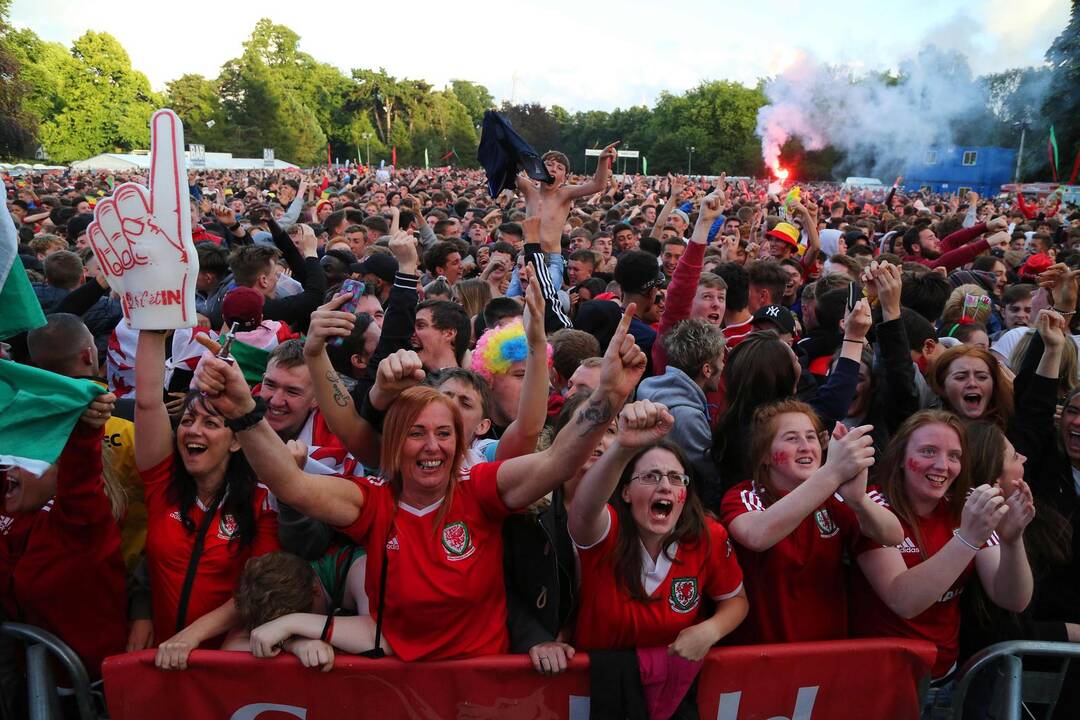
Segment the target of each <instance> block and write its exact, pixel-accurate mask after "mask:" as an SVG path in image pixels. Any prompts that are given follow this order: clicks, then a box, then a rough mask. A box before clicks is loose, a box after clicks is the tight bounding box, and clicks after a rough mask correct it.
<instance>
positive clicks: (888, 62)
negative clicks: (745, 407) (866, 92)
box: [11, 0, 1069, 111]
mask: <svg viewBox="0 0 1080 720" xmlns="http://www.w3.org/2000/svg"><path fill="white" fill-rule="evenodd" d="M735 5H737V7H728V6H735ZM89 8H92V11H88V10H89ZM373 8H379V9H378V10H374V9H373ZM1068 14H1069V3H1068V2H1067V0H979V2H975V3H970V7H968V8H965V9H963V10H957V9H956V6H955V4H954V3H948V2H940V0H931V1H928V0H914V1H912V0H909V1H908V2H872V1H871V2H862V3H850V2H839V1H837V0H816V1H812V2H811V1H807V0H786V1H785V2H777V1H775V0H757V1H756V2H752V3H734V2H732V1H731V0H728V2H715V1H714V2H707V1H706V0H683V1H679V0H675V1H674V2H672V1H670V0H669V1H667V2H643V1H641V0H622V2H619V3H617V4H616V3H611V2H606V3H590V2H583V1H582V0H548V1H547V2H534V1H533V0H518V2H512V3H507V2H499V3H491V2H468V1H465V2H459V3H454V2H448V1H447V0H439V1H437V2H436V1H434V0H413V2H407V3H394V2H389V3H383V2H379V3H360V2H353V3H338V2H322V3H314V2H307V3H297V2H291V1H290V2H279V1H278V0H263V1H262V2H259V3H248V2H227V1H226V0H216V1H215V2H207V1H206V0H186V2H183V3H181V2H172V3H166V2H159V0H151V1H150V2H147V1H146V0H142V1H141V2H140V1H137V0H99V2H97V3H94V4H93V5H89V4H87V3H82V2H79V3H76V2H72V1H70V0H15V2H14V6H13V7H12V10H11V20H12V22H13V23H14V24H15V25H16V26H19V27H30V28H32V29H33V30H34V31H35V32H36V33H37V34H38V35H39V36H41V37H42V38H44V39H46V40H56V41H59V42H62V43H64V44H65V45H69V44H70V43H71V41H72V40H74V39H75V38H77V37H78V36H79V35H81V34H82V33H83V32H85V31H86V30H88V29H93V30H99V31H106V32H109V33H111V34H112V35H114V36H115V37H116V38H117V39H118V40H119V41H120V42H121V44H123V46H124V47H125V48H126V49H127V51H128V53H129V54H130V55H131V61H132V64H133V65H134V66H135V68H137V69H138V70H141V71H142V72H144V73H145V74H146V75H147V77H149V78H150V83H151V84H152V85H153V87H154V88H155V89H157V90H160V89H163V88H164V86H165V83H166V82H167V81H169V80H172V79H175V78H177V77H179V76H180V75H182V74H184V73H188V72H191V73H200V74H202V75H205V76H207V77H215V76H216V75H217V73H218V69H219V68H220V66H221V64H222V63H223V62H225V61H226V60H228V59H229V58H233V57H236V56H238V55H239V54H240V53H241V43H242V42H243V41H244V40H245V39H246V38H247V37H248V36H249V35H250V34H251V30H252V29H253V27H254V26H255V23H256V21H258V19H259V18H261V17H268V18H270V19H271V20H273V21H274V22H276V23H280V24H283V25H287V26H288V27H290V28H292V29H293V30H294V31H295V32H297V33H298V34H299V35H300V38H301V39H300V47H301V49H302V50H304V51H305V52H308V53H310V54H311V55H313V56H314V57H315V58H316V59H317V60H321V61H323V62H329V63H332V64H334V65H336V66H338V67H340V68H341V69H342V70H343V71H345V72H348V70H349V69H350V68H353V67H365V68H377V67H380V66H381V67H385V68H386V70H387V71H388V72H389V73H390V74H391V75H395V76H397V77H399V78H400V77H410V78H421V79H424V80H426V81H428V82H430V83H432V84H433V85H435V86H436V87H442V86H443V85H445V84H446V83H447V81H449V80H450V79H452V78H463V79H467V80H472V81H474V82H478V83H480V84H482V85H485V86H487V87H488V89H489V90H491V92H492V94H493V95H495V97H496V99H497V100H513V101H515V102H540V103H542V104H544V105H553V104H554V105H562V106H563V107H565V108H567V109H568V110H571V111H573V110H591V109H595V110H611V109H613V108H615V107H628V106H630V105H637V104H645V105H651V104H652V103H653V102H654V101H655V100H656V98H657V96H658V95H659V93H660V92H661V91H662V90H668V91H670V92H675V93H678V92H681V91H683V90H686V89H687V88H690V87H693V86H694V85H696V84H697V83H699V82H700V81H702V80H736V81H739V82H743V83H746V84H748V85H753V84H754V82H755V81H756V79H757V78H759V77H762V76H765V75H770V74H775V73H777V72H779V71H781V70H783V69H784V68H785V67H786V66H787V64H789V63H791V62H792V61H793V59H794V58H795V57H796V55H797V53H796V50H797V49H803V50H806V51H807V52H808V53H810V54H811V55H813V56H816V57H817V58H819V59H821V60H822V61H824V62H828V63H844V64H849V65H853V66H855V67H861V68H866V69H885V68H893V67H895V66H896V65H897V64H898V63H899V62H900V61H901V60H903V59H904V58H905V57H907V56H910V55H913V54H914V53H915V52H917V51H918V49H919V48H920V47H922V46H924V45H927V44H936V45H938V46H941V47H945V48H951V49H956V50H960V51H962V52H964V53H965V54H966V55H967V56H968V58H969V60H970V62H971V65H972V68H973V69H974V70H975V72H976V73H985V72H991V71H996V70H1003V69H1005V68H1010V67H1016V66H1021V65H1033V64H1038V63H1041V62H1042V59H1043V55H1044V53H1045V52H1046V49H1047V47H1049V45H1050V43H1051V42H1052V41H1053V39H1054V38H1055V37H1056V36H1057V35H1058V34H1059V33H1060V32H1061V31H1062V29H1063V28H1064V27H1065V24H1066V23H1067V21H1068Z"/></svg>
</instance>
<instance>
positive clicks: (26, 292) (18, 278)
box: [0, 180, 45, 340]
mask: <svg viewBox="0 0 1080 720" xmlns="http://www.w3.org/2000/svg"><path fill="white" fill-rule="evenodd" d="M0 198H3V200H0V340H5V339H7V338H9V337H11V336H12V335H18V334H19V333H21V332H23V331H25V330H33V329H34V328H36V327H41V326H42V325H44V324H45V314H44V313H43V312H41V303H39V302H38V299H37V296H36V295H34V289H33V288H32V287H30V280H29V279H28V278H27V277H26V270H25V269H24V268H23V264H22V260H20V259H19V236H18V233H16V231H15V221H14V220H12V219H11V214H10V213H9V212H8V209H7V202H6V198H7V188H5V187H4V181H3V180H0Z"/></svg>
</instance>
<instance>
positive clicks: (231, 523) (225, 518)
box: [218, 513, 240, 540]
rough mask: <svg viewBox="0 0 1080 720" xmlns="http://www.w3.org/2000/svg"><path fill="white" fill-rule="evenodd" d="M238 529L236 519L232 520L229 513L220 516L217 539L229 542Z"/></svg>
mask: <svg viewBox="0 0 1080 720" xmlns="http://www.w3.org/2000/svg"><path fill="white" fill-rule="evenodd" d="M239 527H240V525H239V524H238V523H237V522H236V518H234V517H233V516H232V514H231V513H227V514H225V515H222V516H221V520H220V521H219V522H218V537H219V538H221V539H222V540H231V539H232V536H233V535H235V534H236V530H237V528H239Z"/></svg>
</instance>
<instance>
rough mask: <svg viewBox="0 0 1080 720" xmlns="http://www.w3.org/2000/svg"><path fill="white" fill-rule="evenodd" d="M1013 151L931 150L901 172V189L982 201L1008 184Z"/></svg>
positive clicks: (1012, 165) (1013, 167) (1007, 149)
mask: <svg viewBox="0 0 1080 720" xmlns="http://www.w3.org/2000/svg"><path fill="white" fill-rule="evenodd" d="M1015 167H1016V150H1014V149H1012V148H1003V147H986V146H984V147H964V146H957V147H948V148H940V147H932V148H928V149H926V150H925V151H923V152H922V153H921V155H920V156H919V157H917V158H916V159H914V160H912V161H909V162H908V164H907V166H906V167H905V168H904V189H905V190H909V191H913V190H922V189H927V190H930V192H935V193H955V192H961V193H966V192H967V191H969V190H974V191H975V192H977V193H979V195H981V196H982V197H991V196H994V195H997V194H998V193H1000V192H1001V186H1002V185H1004V184H1006V183H1009V182H1012V176H1013V170H1014V169H1015Z"/></svg>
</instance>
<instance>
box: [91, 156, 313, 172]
mask: <svg viewBox="0 0 1080 720" xmlns="http://www.w3.org/2000/svg"><path fill="white" fill-rule="evenodd" d="M187 155H188V153H186V152H185V153H184V156H185V157H187ZM71 169H72V170H112V171H124V170H149V169H150V155H149V153H145V152H138V153H102V154H100V155H95V156H94V157H92V158H87V159H86V160H78V161H76V162H73V163H71ZM188 169H189V170H190V169H193V168H192V167H191V164H190V162H189V163H188ZM205 169H207V170H269V169H270V168H267V167H266V165H264V164H263V160H262V158H236V157H233V156H232V153H215V152H208V153H206V168H205ZM273 169H274V170H299V169H300V168H299V167H297V166H296V165H293V164H292V163H288V162H285V161H284V160H277V159H275V160H274V167H273Z"/></svg>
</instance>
